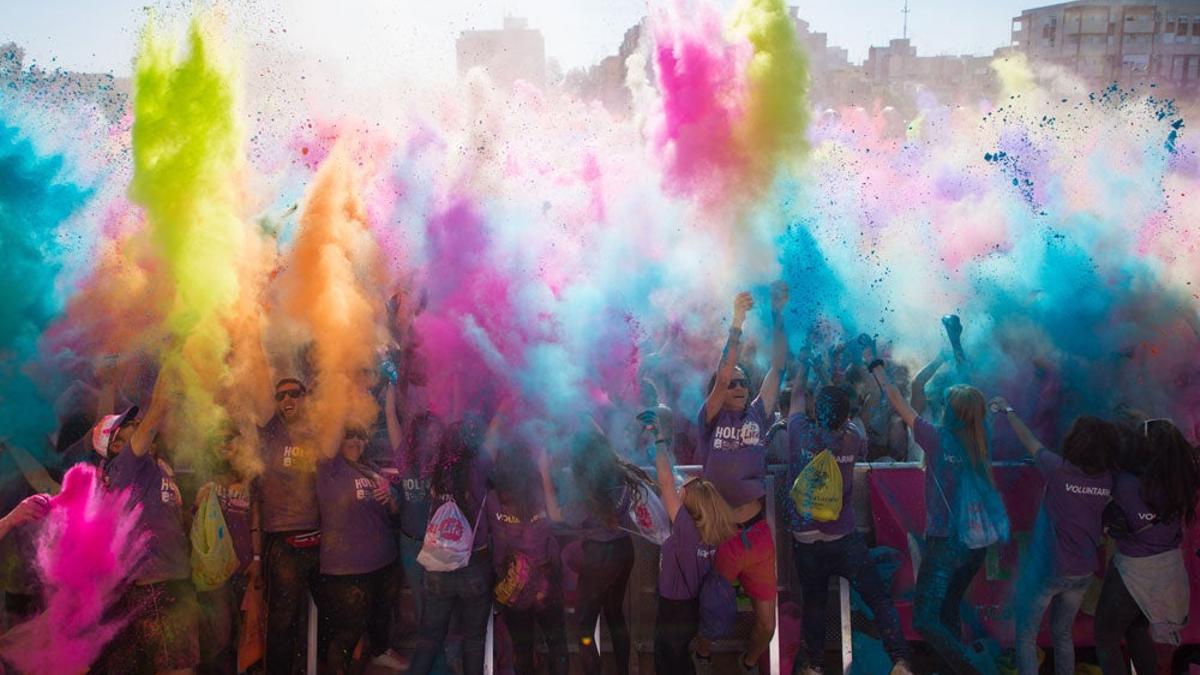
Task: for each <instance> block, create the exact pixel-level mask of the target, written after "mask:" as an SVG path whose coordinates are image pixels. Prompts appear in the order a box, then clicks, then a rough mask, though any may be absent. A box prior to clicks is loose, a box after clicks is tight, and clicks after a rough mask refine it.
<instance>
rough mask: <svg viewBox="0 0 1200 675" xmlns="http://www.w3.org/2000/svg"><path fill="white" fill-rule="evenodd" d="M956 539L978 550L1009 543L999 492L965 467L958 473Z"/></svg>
mask: <svg viewBox="0 0 1200 675" xmlns="http://www.w3.org/2000/svg"><path fill="white" fill-rule="evenodd" d="M956 517H957V524H958V528H957V529H958V539H959V541H961V542H962V543H963V544H964V545H965V546H966V547H967V548H971V549H977V548H985V547H987V546H991V545H992V544H996V543H1000V542H1006V541H1008V535H1009V526H1008V512H1007V511H1006V510H1005V508H1004V501H1003V500H1002V499H1001V498H1000V492H999V491H998V490H996V488H995V487H993V486H992V485H991V484H990V483H989V482H988V480H987V479H986V478H985V477H983V476H982V475H980V473H979V472H978V471H975V470H973V469H971V468H970V467H964V468H963V470H962V471H960V472H959V486H958V509H957V514H956Z"/></svg>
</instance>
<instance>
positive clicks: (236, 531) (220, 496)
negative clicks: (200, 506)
mask: <svg viewBox="0 0 1200 675" xmlns="http://www.w3.org/2000/svg"><path fill="white" fill-rule="evenodd" d="M212 489H213V490H215V491H216V494H217V503H219V504H220V505H221V516H223V517H224V518H225V527H226V528H227V529H228V530H229V537H230V539H232V540H233V550H234V551H236V552H237V557H238V561H239V562H241V564H242V567H245V566H246V564H247V563H249V562H250V559H251V558H252V557H253V556H254V546H253V545H252V544H251V540H250V488H249V487H248V486H247V485H221V484H219V483H213V484H212Z"/></svg>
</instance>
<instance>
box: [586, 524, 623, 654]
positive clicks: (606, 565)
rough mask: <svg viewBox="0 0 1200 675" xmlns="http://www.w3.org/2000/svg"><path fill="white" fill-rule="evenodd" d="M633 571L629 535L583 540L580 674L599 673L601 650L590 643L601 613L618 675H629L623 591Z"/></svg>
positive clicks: (593, 642)
mask: <svg viewBox="0 0 1200 675" xmlns="http://www.w3.org/2000/svg"><path fill="white" fill-rule="evenodd" d="M631 571H633V539H632V538H630V537H629V536H628V535H626V536H624V537H621V538H620V539H615V540H613V541H586V540H585V541H584V542H583V562H582V564H581V565H580V569H579V606H578V607H577V608H576V609H577V612H576V615H577V616H578V617H579V623H578V624H577V625H576V632H577V635H578V636H579V638H578V640H579V658H580V661H581V662H582V663H583V672H584V673H587V674H588V675H592V674H593V673H600V672H601V661H600V650H599V649H597V647H596V643H595V641H594V640H593V635H594V634H595V630H596V620H597V619H598V618H599V617H600V613H601V612H604V620H605V621H606V622H607V623H608V633H609V636H610V637H611V639H612V645H613V657H614V658H615V659H616V661H617V673H618V674H619V675H627V674H628V673H629V626H628V624H626V622H625V589H626V587H627V586H628V585H629V573H630V572H631Z"/></svg>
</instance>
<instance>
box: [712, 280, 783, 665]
mask: <svg viewBox="0 0 1200 675" xmlns="http://www.w3.org/2000/svg"><path fill="white" fill-rule="evenodd" d="M787 298H788V291H787V286H786V285H785V284H783V283H777V284H775V285H773V286H772V288H771V317H772V328H773V332H774V345H773V350H772V351H773V353H772V358H771V368H770V370H768V371H767V374H766V376H765V377H764V378H763V382H762V386H761V387H760V388H759V394H758V396H757V397H755V398H754V399H753V400H751V399H750V380H749V378H748V377H747V376H746V371H745V370H744V369H743V368H742V367H740V366H739V365H738V355H739V353H740V348H741V338H742V326H743V325H744V324H745V322H746V313H747V312H749V311H750V310H751V309H753V308H754V299H753V298H752V297H751V295H750V294H749V293H739V294H738V295H737V297H736V298H735V299H734V303H733V321H732V324H731V325H730V327H729V338H728V340H727V341H726V343H725V348H724V350H723V351H722V352H721V361H720V363H719V364H718V366H717V372H716V373H714V374H713V376H712V378H711V379H710V381H709V386H708V394H707V397H706V398H705V400H704V405H703V407H702V408H701V410H700V415H699V426H700V430H701V442H700V446H699V448H698V449H697V461H698V462H699V463H700V464H701V465H702V466H703V467H704V468H703V472H702V474H701V475H702V476H703V477H704V479H705V480H707V481H709V482H711V483H712V484H713V485H714V486H716V488H717V491H718V492H720V493H721V496H722V497H723V498H724V499H725V501H726V502H728V503H729V505H730V506H731V507H733V515H734V519H735V520H736V522H737V535H736V536H733V537H730V538H729V539H727V540H726V541H724V542H722V544H721V545H720V547H718V549H717V555H716V560H715V566H716V569H717V571H718V572H719V573H720V574H721V575H722V576H724V577H725V578H726V579H728V580H729V582H730V583H733V582H734V581H739V582H741V585H742V588H743V589H745V591H746V594H747V595H749V596H750V600H751V602H752V604H753V607H754V627H753V628H752V629H751V631H750V641H749V644H748V645H747V646H746V651H745V652H744V653H743V654H742V655H741V659H740V664H741V667H742V669H743V670H744V671H746V672H755V671H756V670H757V667H758V660H759V658H760V657H761V656H762V655H763V653H764V652H766V650H767V647H768V646H769V645H770V643H771V637H772V636H773V635H774V634H775V606H776V602H777V593H778V587H777V585H778V577H777V571H776V569H775V539H774V537H773V536H772V534H771V529H770V527H769V526H768V524H767V519H766V518H767V513H766V498H767V492H766V474H767V448H766V445H765V442H766V433H767V430H768V428H769V427H770V425H771V421H772V416H773V415H774V413H775V404H776V402H777V399H778V397H779V387H780V378H781V372H782V370H783V368H784V366H785V365H786V363H787V339H786V338H785V337H784V335H783V314H782V312H783V308H784V306H785V305H786V304H787Z"/></svg>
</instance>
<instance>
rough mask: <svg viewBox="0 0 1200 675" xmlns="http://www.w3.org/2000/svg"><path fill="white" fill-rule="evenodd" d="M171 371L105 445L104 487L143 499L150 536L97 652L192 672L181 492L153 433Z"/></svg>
mask: <svg viewBox="0 0 1200 675" xmlns="http://www.w3.org/2000/svg"><path fill="white" fill-rule="evenodd" d="M169 375H170V373H169V372H167V371H163V372H160V373H159V377H158V381H157V383H156V384H155V387H154V392H153V394H152V395H151V400H150V406H149V407H148V408H147V410H146V415H145V417H143V418H142V419H141V420H140V421H139V420H138V419H137V418H136V417H135V416H134V415H128V416H126V417H125V419H124V420H122V422H121V425H120V427H119V428H118V429H117V430H116V432H115V433H114V434H113V435H112V436H111V437H110V438H109V443H108V449H107V453H106V454H107V456H108V458H109V459H108V462H107V464H106V467H105V471H106V473H107V479H108V486H109V488H110V489H112V490H129V492H130V496H131V501H132V503H133V504H137V505H139V506H141V514H140V515H139V518H138V527H140V528H142V529H143V530H144V531H145V532H146V533H147V535H148V537H149V542H148V544H147V546H146V551H147V554H146V555H145V556H144V557H143V558H142V559H141V561H140V563H139V564H138V565H137V567H136V568H135V569H134V570H132V571H131V574H130V581H131V585H130V586H129V588H128V589H127V590H126V591H125V593H124V595H122V597H121V599H120V600H119V601H118V603H117V609H116V610H115V615H117V616H129V617H130V618H129V622H128V623H127V624H126V625H125V628H124V629H122V631H121V633H120V634H119V635H118V636H117V638H116V639H115V640H114V641H113V643H112V644H111V645H110V648H109V649H108V650H107V651H106V654H105V655H104V656H102V657H101V658H102V661H103V663H104V668H106V669H107V672H111V673H142V672H153V673H190V672H193V670H194V669H195V668H196V666H197V665H198V664H199V661H200V643H199V639H198V633H199V623H198V621H199V605H198V604H197V601H196V590H195V588H194V587H193V586H192V561H191V545H190V542H189V541H188V536H187V533H186V532H185V531H184V528H183V524H184V513H183V498H182V496H181V494H180V492H179V486H178V485H176V483H175V472H174V470H173V469H172V468H171V465H170V464H168V463H167V460H166V458H165V457H164V456H162V453H161V452H160V451H159V450H160V447H161V445H160V443H159V441H160V440H161V439H160V438H159V436H158V433H159V429H160V428H161V427H162V425H163V422H164V420H165V419H166V417H167V412H168V407H169V404H170V397H169V395H168V388H169V387H170V385H169V384H168V383H169Z"/></svg>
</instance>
